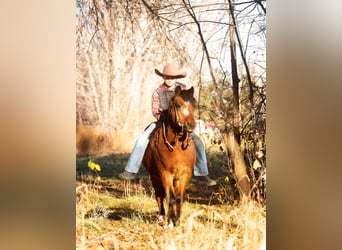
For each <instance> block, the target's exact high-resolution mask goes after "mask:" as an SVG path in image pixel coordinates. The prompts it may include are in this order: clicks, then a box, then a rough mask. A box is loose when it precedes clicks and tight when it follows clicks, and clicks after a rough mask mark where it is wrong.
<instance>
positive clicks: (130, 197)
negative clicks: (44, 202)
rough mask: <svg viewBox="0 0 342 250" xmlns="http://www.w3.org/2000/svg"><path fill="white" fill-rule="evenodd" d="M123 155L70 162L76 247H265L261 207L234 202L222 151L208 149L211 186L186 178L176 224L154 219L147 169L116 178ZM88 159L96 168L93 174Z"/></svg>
mask: <svg viewBox="0 0 342 250" xmlns="http://www.w3.org/2000/svg"><path fill="white" fill-rule="evenodd" d="M128 156H129V155H128V154H112V155H107V156H102V157H91V158H81V159H80V158H78V159H77V162H76V171H77V180H76V248H77V249H266V207H265V205H260V204H259V203H256V202H254V201H250V202H245V203H241V202H240V203H239V202H238V193H237V191H236V189H235V184H234V182H233V180H232V179H233V178H232V177H231V175H230V174H229V171H228V167H227V166H226V165H225V163H224V162H225V161H224V160H223V159H224V155H223V153H219V152H216V153H209V154H208V162H209V163H208V164H209V172H210V176H211V177H212V178H214V179H215V180H217V182H218V185H217V186H215V187H210V188H208V187H206V186H203V184H202V183H200V182H197V181H196V178H192V180H191V182H190V185H189V187H188V189H187V192H186V196H185V203H184V206H183V209H182V217H181V224H180V226H179V227H175V228H169V227H167V226H166V225H165V224H163V223H162V222H161V221H160V220H159V218H158V207H157V203H156V201H155V199H154V196H153V189H152V185H151V182H150V180H149V176H148V173H147V172H146V170H145V169H144V168H143V167H142V168H141V170H140V172H139V174H138V178H137V179H136V180H134V181H122V180H120V179H118V178H117V175H118V173H120V172H121V171H122V170H123V168H124V166H125V164H126V162H127V159H128ZM88 159H92V160H93V161H94V162H96V163H97V164H99V165H100V166H101V171H100V172H99V173H95V172H93V171H92V170H90V169H89V168H88V166H87V162H88Z"/></svg>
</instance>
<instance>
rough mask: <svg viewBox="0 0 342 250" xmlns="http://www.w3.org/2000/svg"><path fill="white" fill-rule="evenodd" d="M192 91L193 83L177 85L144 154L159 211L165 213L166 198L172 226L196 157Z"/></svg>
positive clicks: (179, 213)
mask: <svg viewBox="0 0 342 250" xmlns="http://www.w3.org/2000/svg"><path fill="white" fill-rule="evenodd" d="M193 94H194V88H193V87H191V88H190V89H188V90H181V88H180V87H179V86H177V87H176V89H175V94H174V96H173V97H172V98H171V100H170V103H169V108H168V109H167V110H165V111H163V112H162V113H161V116H160V119H159V121H158V122H157V125H156V128H155V129H154V131H153V132H152V133H151V135H150V141H149V144H148V146H147V149H146V151H145V155H144V158H143V164H144V166H145V168H146V169H147V170H148V171H149V173H150V176H151V181H152V186H153V188H154V191H155V198H156V201H157V203H158V207H159V215H160V216H162V217H165V208H164V199H165V200H166V204H167V206H168V210H167V216H166V218H167V223H168V224H169V225H171V222H170V221H172V223H173V225H174V226H176V225H178V224H179V222H180V216H181V208H182V205H183V200H184V193H185V189H186V187H187V186H188V184H189V181H190V179H191V176H192V172H193V169H194V166H195V161H196V149H195V144H194V143H193V141H192V137H191V132H192V130H193V129H194V128H195V126H196V121H195V117H194V107H195V103H196V100H195V98H194V95H193Z"/></svg>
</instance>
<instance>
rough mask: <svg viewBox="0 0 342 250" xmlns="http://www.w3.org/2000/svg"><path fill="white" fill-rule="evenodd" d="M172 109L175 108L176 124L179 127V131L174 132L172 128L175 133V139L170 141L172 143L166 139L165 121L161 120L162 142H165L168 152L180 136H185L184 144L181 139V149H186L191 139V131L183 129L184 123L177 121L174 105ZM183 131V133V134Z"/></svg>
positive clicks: (173, 147) (175, 144) (172, 148)
mask: <svg viewBox="0 0 342 250" xmlns="http://www.w3.org/2000/svg"><path fill="white" fill-rule="evenodd" d="M174 109H175V114H176V121H177V125H178V126H179V127H180V128H181V131H180V132H176V131H175V130H173V131H174V133H175V140H174V142H173V143H172V144H173V145H172V144H171V143H170V142H169V141H168V140H167V136H166V128H165V121H163V123H162V126H163V138H164V143H165V144H166V146H167V148H168V149H169V151H170V152H172V151H173V150H174V149H175V148H176V146H177V143H178V142H179V139H180V138H183V137H184V136H185V138H186V144H184V140H183V141H182V145H181V148H182V149H183V150H186V149H187V148H188V147H189V146H190V144H191V141H192V137H191V134H190V133H191V132H192V131H188V130H186V129H184V124H182V123H181V122H180V121H179V117H178V112H177V109H176V107H175V108H174ZM184 133H185V135H184Z"/></svg>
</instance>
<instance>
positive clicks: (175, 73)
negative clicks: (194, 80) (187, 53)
mask: <svg viewBox="0 0 342 250" xmlns="http://www.w3.org/2000/svg"><path fill="white" fill-rule="evenodd" d="M154 71H155V72H156V74H157V75H159V76H162V77H172V78H184V77H186V72H185V71H181V70H180V69H178V67H177V66H176V65H175V64H173V63H167V64H166V65H165V66H164V69H163V73H162V72H160V71H159V70H158V69H155V70H154Z"/></svg>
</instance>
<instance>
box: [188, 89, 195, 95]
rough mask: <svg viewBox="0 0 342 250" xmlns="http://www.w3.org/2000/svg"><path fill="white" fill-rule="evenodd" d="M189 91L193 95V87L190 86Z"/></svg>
mask: <svg viewBox="0 0 342 250" xmlns="http://www.w3.org/2000/svg"><path fill="white" fill-rule="evenodd" d="M189 92H190V94H191V95H192V96H193V95H194V87H191V88H190V89H189Z"/></svg>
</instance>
